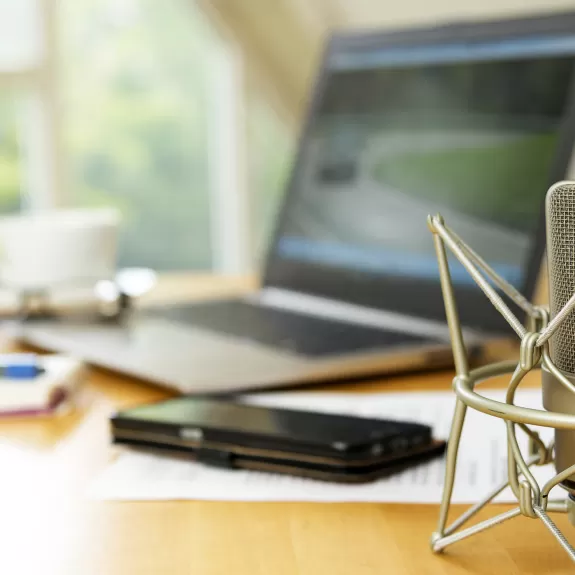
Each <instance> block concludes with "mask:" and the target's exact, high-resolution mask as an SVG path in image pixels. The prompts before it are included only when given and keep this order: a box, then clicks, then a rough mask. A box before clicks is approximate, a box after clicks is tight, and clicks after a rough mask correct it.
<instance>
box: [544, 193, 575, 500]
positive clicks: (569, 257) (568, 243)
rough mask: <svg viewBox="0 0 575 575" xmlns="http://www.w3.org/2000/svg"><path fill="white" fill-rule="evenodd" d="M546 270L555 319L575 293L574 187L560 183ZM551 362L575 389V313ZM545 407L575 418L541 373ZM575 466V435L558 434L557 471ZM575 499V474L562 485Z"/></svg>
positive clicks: (571, 403) (568, 400)
mask: <svg viewBox="0 0 575 575" xmlns="http://www.w3.org/2000/svg"><path fill="white" fill-rule="evenodd" d="M545 216H546V227H547V266H548V271H549V314H550V318H551V319H553V318H554V317H555V316H556V315H557V313H558V312H559V311H560V310H561V308H562V307H563V306H564V305H565V304H566V303H567V302H568V301H569V299H570V298H571V296H572V295H573V294H574V293H575V184H574V183H573V182H559V183H557V184H555V185H554V186H552V187H551V188H550V189H549V191H548V192H547V197H546V200H545ZM549 343H550V346H549V351H550V355H551V360H552V361H553V363H554V364H555V365H556V366H557V368H558V369H560V370H561V372H562V373H563V374H564V375H565V377H566V378H567V379H569V381H570V382H572V383H573V384H574V385H575V313H574V312H571V313H570V314H569V315H568V316H567V317H566V318H565V321H564V322H563V323H562V324H561V326H560V327H559V328H558V329H557V331H556V332H555V333H554V334H553V336H552V337H551V339H550V342H549ZM542 386H543V405H544V407H545V409H547V410H549V411H556V412H560V413H567V414H575V394H573V393H571V392H569V391H568V390H567V389H566V388H565V386H563V384H561V382H559V381H558V380H557V379H556V378H555V377H554V376H553V375H552V374H551V373H550V372H549V371H547V370H546V369H545V368H543V369H542ZM574 464H575V431H571V430H562V429H556V430H555V468H556V469H557V471H558V472H561V471H563V470H565V469H566V468H568V467H570V466H571V465H574ZM562 485H563V487H565V488H566V489H567V490H568V491H569V492H570V493H571V495H572V496H575V474H573V475H571V476H570V477H569V478H568V479H566V480H565V481H564V482H562Z"/></svg>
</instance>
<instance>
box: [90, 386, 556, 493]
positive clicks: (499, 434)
mask: <svg viewBox="0 0 575 575" xmlns="http://www.w3.org/2000/svg"><path fill="white" fill-rule="evenodd" d="M486 395H489V396H490V397H493V398H494V399H498V400H502V399H503V393H500V392H494V393H488V394H486ZM247 401H249V402H251V403H258V404H262V405H264V404H265V405H274V406H283V407H294V408H298V409H309V410H315V411H325V412H334V413H347V414H354V415H359V416H364V417H374V416H375V417H382V418H393V419H406V420H412V421H418V422H421V423H427V424H429V425H431V426H432V427H433V429H434V435H435V436H436V437H438V438H447V436H448V434H449V428H450V424H451V417H452V413H453V407H454V404H455V398H454V394H453V393H450V392H429V393H401V394H399V393H379V394H335V393H269V394H259V395H252V396H249V398H247ZM517 403H518V404H519V405H524V406H526V407H541V392H540V391H539V390H521V391H519V392H518V394H517ZM539 431H540V432H541V435H542V437H543V438H544V439H545V440H547V439H549V438H551V436H552V430H548V429H540V430H539ZM520 433H521V432H520ZM520 439H521V440H523V434H522V433H521V435H520ZM522 443H523V445H522V446H523V448H524V447H525V446H526V444H527V441H526V439H525V440H524V441H523V442H522ZM506 462H507V451H506V438H505V424H504V423H503V421H502V420H498V419H495V418H493V417H489V416H487V415H484V414H481V413H477V412H475V411H474V410H471V409H468V411H467V419H466V422H465V427H464V432H463V437H462V442H461V448H460V456H459V460H458V471H457V477H456V484H455V489H454V492H453V501H454V502H457V503H470V502H474V501H477V500H478V499H479V498H480V497H482V496H483V495H484V494H486V493H487V492H488V491H490V490H491V489H493V488H494V487H496V486H497V485H498V484H500V483H501V481H503V480H504V479H505V477H506V474H507V470H506V465H507V463H506ZM443 473H444V460H443V459H436V460H433V461H431V462H429V463H426V464H423V465H419V466H417V467H414V468H412V469H409V470H406V471H404V472H402V473H400V474H397V475H394V476H391V477H388V478H385V479H381V480H378V481H375V482H373V483H368V484H363V485H340V484H335V483H333V484H332V483H327V482H320V481H314V480H310V479H303V478H298V477H291V476H288V475H275V474H271V473H263V472H254V471H239V470H234V471H228V470H223V469H214V468H210V467H206V466H204V465H201V464H198V463H194V462H189V461H184V460H180V459H171V458H170V457H164V456H157V455H151V454H144V453H141V452H129V451H126V452H124V453H122V454H121V455H120V456H119V458H118V459H117V460H116V461H115V462H114V463H112V464H111V465H110V467H108V468H107V469H106V470H105V471H104V472H103V473H102V475H101V476H100V477H98V478H97V479H96V481H95V482H94V483H93V484H92V486H91V488H90V490H89V495H90V496H91V497H93V498H97V499H110V500H175V499H207V500H235V501H326V502H327V501H368V502H405V503H437V502H439V501H440V499H441V492H442V485H443ZM534 474H535V476H536V477H537V478H541V479H543V478H548V477H551V475H552V474H553V469H552V467H551V466H546V467H542V468H536V469H535V472H534ZM498 500H499V501H513V497H512V494H511V493H510V491H505V492H504V493H503V494H502V495H501V496H500V497H499V498H498Z"/></svg>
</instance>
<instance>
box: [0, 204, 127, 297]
mask: <svg viewBox="0 0 575 575" xmlns="http://www.w3.org/2000/svg"><path fill="white" fill-rule="evenodd" d="M119 223H120V217H119V214H118V212H117V211H116V210H113V209H69V210H50V211H45V212H38V213H33V214H21V215H15V216H6V217H3V218H0V283H1V284H3V285H4V286H7V287H10V288H13V289H17V290H49V289H51V288H56V287H71V286H81V285H88V284H90V283H92V284H93V283H94V282H96V281H98V280H100V279H108V278H111V277H113V276H114V274H115V272H116V265H117V245H118V227H119Z"/></svg>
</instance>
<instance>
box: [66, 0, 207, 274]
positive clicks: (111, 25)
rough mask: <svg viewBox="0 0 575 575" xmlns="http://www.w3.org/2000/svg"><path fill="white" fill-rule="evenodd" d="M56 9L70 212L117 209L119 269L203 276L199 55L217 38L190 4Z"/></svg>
mask: <svg viewBox="0 0 575 575" xmlns="http://www.w3.org/2000/svg"><path fill="white" fill-rule="evenodd" d="M61 6H62V8H61V17H60V26H61V34H62V36H61V61H62V64H63V69H62V82H61V92H62V97H63V102H64V105H63V109H64V110H65V123H64V131H65V152H66V158H67V160H66V161H67V166H68V186H69V192H68V193H69V196H70V200H69V201H71V202H73V203H74V204H76V205H81V206H98V205H107V206H115V207H117V208H118V209H119V210H120V212H121V213H122V216H123V230H122V237H121V246H120V265H132V266H133V265H144V266H151V267H153V268H155V269H159V270H166V269H167V270H178V269H202V268H209V267H210V266H211V260H212V257H211V241H210V217H209V209H210V205H209V200H210V189H209V188H210V178H209V173H208V168H209V162H208V158H207V153H208V145H207V136H208V124H207V121H208V120H207V117H208V104H209V102H208V98H209V93H208V86H209V82H207V73H208V71H209V70H208V66H209V58H206V54H208V53H209V51H210V50H211V49H212V47H213V46H214V45H216V43H217V42H218V38H216V37H214V35H213V34H211V33H210V32H211V31H210V29H209V27H208V26H207V25H206V23H205V22H204V20H203V18H202V17H201V14H200V13H199V12H198V11H197V10H196V9H194V3H193V2H190V1H189V0H165V1H163V2H158V1H157V0H132V1H128V0H122V1H120V0H110V1H107V2H102V1H101V0H65V1H63V2H62V3H61Z"/></svg>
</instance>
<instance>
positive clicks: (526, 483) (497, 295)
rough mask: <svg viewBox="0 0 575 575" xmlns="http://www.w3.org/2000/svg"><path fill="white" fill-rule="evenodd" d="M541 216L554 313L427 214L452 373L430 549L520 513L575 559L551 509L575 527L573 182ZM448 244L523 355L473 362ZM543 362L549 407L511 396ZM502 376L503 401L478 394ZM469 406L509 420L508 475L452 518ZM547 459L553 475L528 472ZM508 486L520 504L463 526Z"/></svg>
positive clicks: (556, 189) (549, 199)
mask: <svg viewBox="0 0 575 575" xmlns="http://www.w3.org/2000/svg"><path fill="white" fill-rule="evenodd" d="M545 213H546V227H547V261H548V269H549V295H550V297H549V299H550V305H549V307H550V310H549V311H547V309H545V308H544V307H541V306H538V305H534V304H532V303H531V302H530V301H529V300H528V299H526V298H525V297H524V296H523V295H522V294H521V293H520V292H519V291H517V289H516V288H515V287H514V286H513V285H511V284H510V283H509V282H508V281H506V280H505V279H504V278H502V277H501V276H500V275H499V274H497V273H496V272H495V270H493V268H492V267H490V266H489V264H488V263H487V262H486V261H485V260H484V259H482V258H481V256H480V255H479V254H477V253H476V252H475V251H474V250H473V249H472V248H471V247H470V246H469V245H467V244H466V243H465V242H464V241H463V240H462V238H460V237H459V236H458V235H457V234H456V233H455V232H454V231H453V230H452V229H451V228H449V227H448V226H447V225H446V223H445V221H444V220H443V218H442V217H441V215H440V214H437V215H436V216H429V217H428V221H427V223H428V227H429V229H430V231H431V233H432V234H433V242H434V245H435V252H436V255H437V261H438V266H439V277H440V280H441V291H442V294H443V300H444V304H445V314H446V319H447V325H448V327H449V333H450V337H451V346H452V349H453V358H454V362H455V371H456V375H455V377H454V379H453V391H454V392H455V395H456V404H455V410H454V413H453V420H452V424H451V431H450V434H449V442H448V448H447V455H446V465H445V479H444V484H443V495H442V499H441V506H440V508H439V521H438V524H437V529H436V531H435V532H434V533H433V534H432V537H431V547H432V550H433V551H434V552H436V553H439V552H441V551H443V550H444V549H445V548H446V547H448V546H449V545H452V544H453V543H456V542H458V541H461V540H463V539H466V538H467V537H471V536H472V535H475V534H476V533H479V532H480V531H484V530H485V529H490V528H491V527H494V526H495V525H498V524H499V523H502V522H504V521H508V520H510V519H512V518H513V517H517V516H518V515H523V516H525V517H530V518H532V519H540V520H541V522H542V524H543V525H545V527H546V528H547V530H548V531H549V533H551V535H553V537H554V538H555V539H556V540H557V542H558V543H559V544H560V545H561V547H562V548H563V549H564V550H565V551H566V552H567V554H568V555H569V557H570V558H571V560H572V561H573V562H574V563H575V547H573V546H572V545H571V544H570V543H569V542H568V540H567V539H566V537H565V535H564V534H563V533H562V532H561V530H560V529H559V528H558V526H557V525H556V524H555V523H554V522H553V520H552V519H551V517H550V515H549V514H550V513H567V515H568V517H569V520H570V522H571V524H573V525H575V182H559V183H557V184H555V185H554V186H552V187H551V188H550V189H549V191H548V192H547V196H546V202H545ZM448 249H449V251H450V252H451V254H452V255H454V256H455V257H456V259H457V260H459V262H460V263H461V264H462V265H463V267H464V268H465V269H466V270H467V272H468V273H469V275H470V276H471V277H472V278H473V280H474V281H475V283H476V285H477V286H478V287H479V288H480V289H481V290H482V291H483V293H484V294H485V296H486V297H487V298H488V299H489V301H490V302H491V303H492V304H493V306H494V307H495V308H496V309H497V311H499V313H501V315H502V316H503V317H504V318H505V320H506V321H507V323H508V324H509V326H510V327H511V328H512V329H513V331H515V333H516V334H517V335H518V336H519V339H520V341H521V346H520V350H519V358H518V359H517V360H508V361H499V362H496V363H490V364H488V365H483V366H480V367H476V368H471V367H470V365H469V361H468V358H467V349H466V346H465V342H464V339H463V330H462V326H461V322H460V320H459V312H458V309H457V302H456V297H455V290H454V287H453V283H452V281H451V272H450V266H449V261H448V256H447V253H448V252H447V250H448ZM504 298H505V299H509V300H511V301H512V302H513V303H514V304H515V305H516V306H518V307H519V308H520V309H522V310H523V311H524V312H525V313H526V316H527V318H528V322H527V324H525V325H524V324H523V322H521V320H520V319H519V318H518V317H517V316H516V315H515V313H514V311H513V310H512V309H511V308H510V307H509V306H508V305H507V303H506V301H505V299H504ZM549 315H551V319H550V320H549ZM538 368H541V374H542V389H543V405H544V408H545V409H532V408H527V407H522V406H520V405H517V404H516V402H515V393H516V390H517V388H518V386H519V385H520V383H521V381H522V380H523V378H524V377H525V376H526V375H527V374H528V373H529V372H530V371H532V370H534V369H538ZM501 375H510V379H509V383H508V385H507V389H506V393H505V401H496V400H494V399H492V398H489V397H486V396H485V395H483V394H481V393H478V392H477V390H476V386H477V384H479V383H481V382H483V381H486V380H488V379H491V378H492V377H497V376H501ZM469 408H471V409H474V410H476V411H479V412H482V413H485V414H487V415H489V416H491V417H494V418H497V419H501V420H503V421H504V422H505V425H506V427H507V445H508V457H507V478H506V480H505V481H504V482H503V483H502V484H501V485H499V486H498V487H496V488H495V489H494V490H493V491H491V492H490V493H488V494H487V495H486V496H485V497H484V498H482V499H480V500H479V501H478V502H477V503H476V504H475V505H473V506H472V507H470V508H469V509H467V510H466V511H465V512H464V513H462V514H461V515H460V516H459V517H458V518H457V519H455V520H454V521H453V522H452V523H451V524H448V522H447V519H448V515H449V508H450V506H451V496H452V494H453V488H454V485H455V471H456V468H457V459H458V454H459V451H460V440H461V433H462V430H463V426H464V423H465V414H466V411H467V409H469ZM532 426H534V427H532ZM541 426H542V427H546V428H551V429H554V431H555V441H554V442H545V441H543V440H542V439H541V437H540V435H539V433H538V432H537V430H536V427H541ZM518 434H526V435H527V436H528V438H529V448H528V449H527V450H522V449H521V448H520V444H519V442H518ZM550 462H554V465H555V468H556V474H555V475H554V476H553V477H551V478H550V479H548V480H547V481H546V482H545V483H542V482H540V481H539V480H538V479H537V478H536V476H535V475H534V474H533V473H532V472H531V468H532V466H534V465H535V466H538V465H539V466H540V465H546V464H547V463H550ZM558 485H561V486H562V487H563V488H565V489H566V490H567V492H568V497H567V498H566V499H565V498H562V499H560V500H556V499H555V498H553V499H551V498H550V495H551V491H552V490H553V489H554V488H555V487H556V486H558ZM507 486H509V487H510V488H511V491H512V493H513V495H514V496H515V498H516V499H517V503H518V507H516V508H513V509H510V510H508V511H505V512H503V513H500V514H498V515H496V516H494V517H490V518H488V519H485V520H483V521H480V522H479V523H475V524H474V525H472V526H471V527H464V524H465V523H467V522H468V521H469V520H470V519H471V518H472V517H474V516H475V515H476V514H477V513H478V512H479V511H480V510H481V509H482V508H483V507H485V506H486V505H487V504H489V503H491V502H492V501H493V499H494V498H495V497H496V496H497V495H498V494H499V493H501V491H502V490H503V489H505V488H506V487H507Z"/></svg>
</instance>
